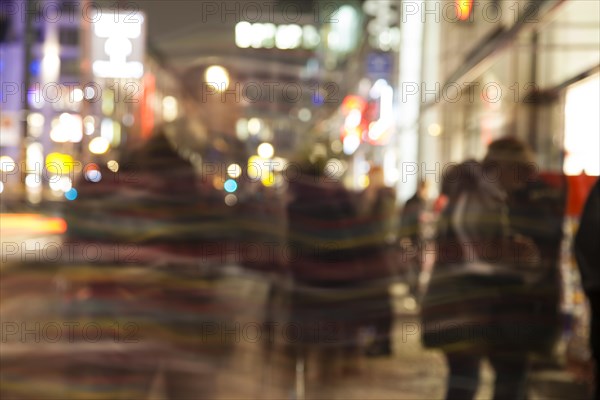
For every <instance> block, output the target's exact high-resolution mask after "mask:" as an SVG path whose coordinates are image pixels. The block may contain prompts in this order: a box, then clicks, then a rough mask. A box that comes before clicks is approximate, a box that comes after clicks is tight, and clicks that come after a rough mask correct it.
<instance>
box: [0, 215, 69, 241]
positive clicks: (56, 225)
mask: <svg viewBox="0 0 600 400" xmlns="http://www.w3.org/2000/svg"><path fill="white" fill-rule="evenodd" d="M0 219H1V220H2V225H1V226H0V229H1V231H2V235H4V234H7V236H8V234H17V233H19V232H22V233H25V234H28V235H29V234H32V233H35V234H38V233H45V234H53V233H54V234H60V233H65V232H66V230H67V223H66V222H65V220H64V219H62V218H48V217H44V216H42V215H39V214H0Z"/></svg>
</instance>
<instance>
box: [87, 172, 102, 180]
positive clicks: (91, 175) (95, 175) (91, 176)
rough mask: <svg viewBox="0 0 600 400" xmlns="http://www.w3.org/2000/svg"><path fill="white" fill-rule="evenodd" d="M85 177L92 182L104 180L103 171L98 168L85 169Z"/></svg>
mask: <svg viewBox="0 0 600 400" xmlns="http://www.w3.org/2000/svg"><path fill="white" fill-rule="evenodd" d="M85 178H86V179H87V180H88V181H90V182H94V183H96V182H100V180H102V173H101V172H100V171H98V170H97V169H88V170H87V171H85Z"/></svg>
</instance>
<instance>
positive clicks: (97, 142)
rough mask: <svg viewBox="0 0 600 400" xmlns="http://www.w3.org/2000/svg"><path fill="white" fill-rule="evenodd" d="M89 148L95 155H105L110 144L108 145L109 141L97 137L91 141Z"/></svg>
mask: <svg viewBox="0 0 600 400" xmlns="http://www.w3.org/2000/svg"><path fill="white" fill-rule="evenodd" d="M88 147H89V149H90V152H91V153H93V154H104V153H106V152H107V151H108V148H109V147H110V144H109V143H108V140H106V139H105V138H103V137H95V138H93V139H92V140H91V141H90V144H89V146H88Z"/></svg>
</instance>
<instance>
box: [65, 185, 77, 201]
mask: <svg viewBox="0 0 600 400" xmlns="http://www.w3.org/2000/svg"><path fill="white" fill-rule="evenodd" d="M65 198H66V199H67V200H75V199H76V198H77V190H75V188H71V190H69V191H68V192H66V193H65Z"/></svg>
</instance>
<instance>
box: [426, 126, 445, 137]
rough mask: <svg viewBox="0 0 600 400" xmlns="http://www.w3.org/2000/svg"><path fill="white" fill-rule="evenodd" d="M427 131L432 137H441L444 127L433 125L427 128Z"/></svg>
mask: <svg viewBox="0 0 600 400" xmlns="http://www.w3.org/2000/svg"><path fill="white" fill-rule="evenodd" d="M427 131H428V132H429V134H430V135H431V136H440V134H441V133H442V127H441V126H440V125H439V124H431V125H429V128H427Z"/></svg>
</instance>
